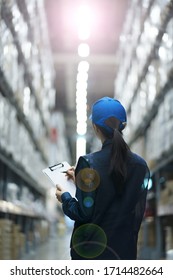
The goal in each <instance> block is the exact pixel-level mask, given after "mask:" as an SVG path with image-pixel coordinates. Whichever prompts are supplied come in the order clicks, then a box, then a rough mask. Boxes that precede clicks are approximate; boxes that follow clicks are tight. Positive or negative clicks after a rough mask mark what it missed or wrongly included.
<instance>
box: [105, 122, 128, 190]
mask: <svg viewBox="0 0 173 280" xmlns="http://www.w3.org/2000/svg"><path fill="white" fill-rule="evenodd" d="M105 124H106V125H107V126H108V127H109V128H112V129H113V134H111V137H109V138H111V139H112V149H111V158H110V175H111V177H112V178H113V180H114V181H115V182H116V187H117V191H118V193H119V194H120V193H122V190H123V185H124V181H125V179H126V176H127V157H128V154H129V152H130V148H129V147H128V145H127V143H126V142H125V141H124V139H123V135H122V131H121V129H120V121H119V120H118V119H116V118H114V117H111V118H109V119H107V120H106V121H105ZM104 135H105V134H104ZM105 136H107V135H105ZM107 138H108V137H107Z"/></svg>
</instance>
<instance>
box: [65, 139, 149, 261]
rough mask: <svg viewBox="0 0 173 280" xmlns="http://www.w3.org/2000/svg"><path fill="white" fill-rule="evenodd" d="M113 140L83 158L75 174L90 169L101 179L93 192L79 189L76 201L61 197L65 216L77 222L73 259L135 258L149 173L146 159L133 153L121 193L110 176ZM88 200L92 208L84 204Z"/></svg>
mask: <svg viewBox="0 0 173 280" xmlns="http://www.w3.org/2000/svg"><path fill="white" fill-rule="evenodd" d="M110 152H111V140H106V141H105V142H104V143H103V145H102V149H101V150H100V151H98V152H95V153H92V154H88V155H86V156H84V157H80V158H79V161H78V164H77V167H76V171H75V173H76V175H77V174H78V173H79V172H80V170H82V169H83V168H87V167H91V168H93V169H94V170H96V171H97V172H98V174H99V176H100V184H99V186H98V188H97V189H96V190H94V191H91V192H88V191H87V192H86V191H83V190H82V189H81V188H79V187H78V186H76V187H77V188H76V198H72V197H71V195H70V194H69V193H68V192H65V193H64V194H63V195H62V207H63V211H64V213H65V214H66V215H67V216H68V217H70V218H71V219H72V220H74V221H75V224H74V230H73V233H72V238H71V257H72V259H102V260H103V259H108V260H109V259H136V258H137V238H138V231H139V228H140V225H141V222H142V219H143V215H144V211H145V204H146V195H147V186H148V180H149V170H148V167H147V164H146V162H145V161H144V159H142V158H141V157H139V156H138V155H136V154H134V153H132V152H130V154H129V156H128V161H127V177H126V181H125V183H124V186H123V192H122V194H119V193H118V192H117V187H116V182H115V181H113V179H112V177H111V176H110V175H109V166H110ZM86 199H88V201H89V202H91V203H90V204H89V205H87V204H86V203H84V201H85V200H86Z"/></svg>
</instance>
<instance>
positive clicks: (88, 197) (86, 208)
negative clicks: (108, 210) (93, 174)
mask: <svg viewBox="0 0 173 280" xmlns="http://www.w3.org/2000/svg"><path fill="white" fill-rule="evenodd" d="M86 167H87V168H89V167H90V165H89V162H88V161H87V160H86V159H85V158H84V157H80V158H79V160H78V163H77V166H76V170H75V176H77V174H78V173H79V172H80V170H82V169H83V168H86ZM94 198H95V191H92V192H84V191H82V190H81V189H80V188H79V187H78V186H76V198H74V197H72V196H71V195H70V193H68V192H65V193H63V194H62V196H61V199H62V209H63V212H64V214H65V215H66V216H68V217H69V218H70V219H72V220H74V221H77V222H89V220H90V218H91V216H92V213H93V209H94Z"/></svg>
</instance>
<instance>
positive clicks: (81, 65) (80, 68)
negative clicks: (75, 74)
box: [78, 60, 89, 72]
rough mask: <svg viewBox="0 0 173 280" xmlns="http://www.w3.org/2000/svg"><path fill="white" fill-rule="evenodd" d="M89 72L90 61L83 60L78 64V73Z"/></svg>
mask: <svg viewBox="0 0 173 280" xmlns="http://www.w3.org/2000/svg"><path fill="white" fill-rule="evenodd" d="M88 70H89V63H88V61H85V60H83V61H81V62H79V64H78V71H79V72H88Z"/></svg>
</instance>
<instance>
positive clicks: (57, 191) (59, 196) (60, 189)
mask: <svg viewBox="0 0 173 280" xmlns="http://www.w3.org/2000/svg"><path fill="white" fill-rule="evenodd" d="M64 192H66V190H64V189H63V188H62V187H61V186H60V185H56V193H55V196H56V198H57V199H58V201H59V202H61V203H62V200H61V195H62V194H63V193H64Z"/></svg>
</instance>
